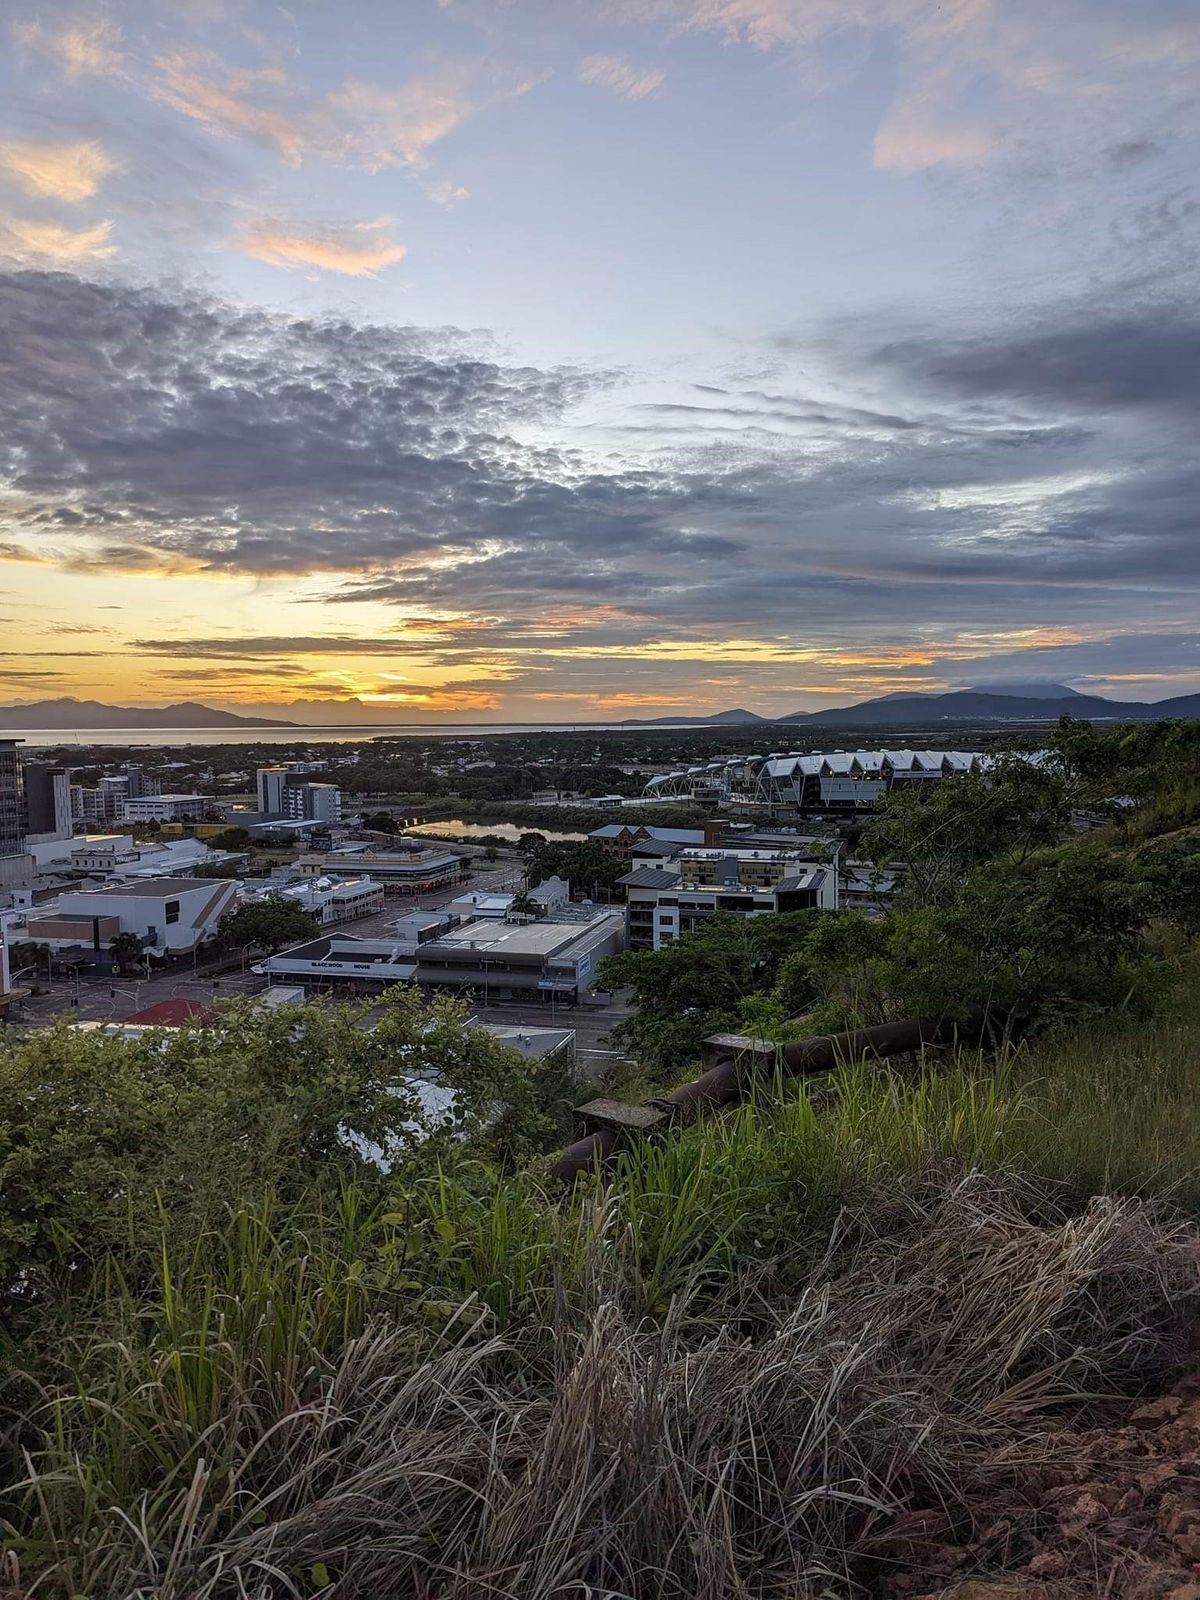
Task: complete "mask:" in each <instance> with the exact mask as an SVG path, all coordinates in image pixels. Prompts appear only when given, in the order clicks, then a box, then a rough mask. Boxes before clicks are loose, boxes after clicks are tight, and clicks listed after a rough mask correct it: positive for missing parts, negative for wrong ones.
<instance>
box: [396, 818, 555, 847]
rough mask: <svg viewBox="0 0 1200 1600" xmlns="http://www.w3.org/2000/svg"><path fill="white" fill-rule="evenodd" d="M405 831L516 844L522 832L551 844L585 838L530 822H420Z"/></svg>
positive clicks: (431, 835)
mask: <svg viewBox="0 0 1200 1600" xmlns="http://www.w3.org/2000/svg"><path fill="white" fill-rule="evenodd" d="M404 831H405V833H411V834H417V835H421V836H428V837H430V838H433V839H483V838H486V837H487V836H488V834H491V835H492V837H493V838H496V839H507V840H508V841H509V843H510V844H516V842H517V840H518V839H519V838H520V837H521V835H522V834H524V833H540V834H541V836H542V838H543V839H549V840H550V842H551V843H552V844H565V843H568V842H570V843H575V842H577V841H578V840H581V839H586V838H587V834H586V833H554V832H552V831H551V829H549V828H539V827H537V826H536V825H535V824H534V823H532V822H522V823H520V824H519V825H518V824H517V823H515V822H458V821H453V820H452V821H450V822H421V823H416V824H413V825H412V826H410V827H407V828H405V830H404Z"/></svg>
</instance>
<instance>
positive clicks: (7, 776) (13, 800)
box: [0, 739, 26, 856]
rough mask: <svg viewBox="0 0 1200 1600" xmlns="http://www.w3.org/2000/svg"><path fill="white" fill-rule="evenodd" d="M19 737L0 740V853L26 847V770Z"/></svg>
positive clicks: (13, 853)
mask: <svg viewBox="0 0 1200 1600" xmlns="http://www.w3.org/2000/svg"><path fill="white" fill-rule="evenodd" d="M20 743H21V741H20V740H19V739H0V856H19V855H20V854H21V853H22V852H23V850H24V848H25V833H26V827H25V773H24V770H23V767H22V762H21V752H20V748H19V747H20Z"/></svg>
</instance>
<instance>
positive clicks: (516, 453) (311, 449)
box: [0, 272, 1200, 670]
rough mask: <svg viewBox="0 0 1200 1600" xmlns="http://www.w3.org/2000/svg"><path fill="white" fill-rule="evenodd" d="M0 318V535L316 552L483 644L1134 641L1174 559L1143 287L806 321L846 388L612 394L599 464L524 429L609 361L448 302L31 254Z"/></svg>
mask: <svg viewBox="0 0 1200 1600" xmlns="http://www.w3.org/2000/svg"><path fill="white" fill-rule="evenodd" d="M0 329H3V337H2V338H0V471H2V472H3V476H4V477H5V479H6V480H7V482H8V484H9V485H10V488H11V489H12V490H13V491H15V494H13V495H12V496H11V497H10V498H9V505H8V523H9V527H8V534H9V535H10V536H13V537H16V538H18V539H20V540H21V541H22V543H23V545H24V547H25V549H26V550H27V551H28V552H30V553H31V554H32V555H34V556H35V557H39V556H40V557H43V558H45V559H55V560H59V559H61V560H64V561H66V562H69V563H71V564H73V565H75V566H76V567H81V566H82V567H87V566H93V567H98V568H103V567H105V566H106V565H111V566H114V567H117V568H139V567H143V568H144V567H148V568H151V569H152V568H153V567H154V566H155V565H158V564H161V565H163V566H164V568H168V569H169V568H171V567H172V566H174V567H176V568H180V567H182V568H185V569H186V568H187V567H190V566H196V565H198V566H200V567H201V568H207V569H210V570H214V571H218V572H230V573H234V572H242V573H247V574H278V573H284V574H287V573H305V572H309V573H324V574H327V575H328V578H327V586H326V591H325V592H329V591H332V592H335V593H336V594H337V595H338V596H339V597H341V598H344V599H356V598H360V599H373V600H382V601H391V602H396V603H397V604H401V605H406V606H412V605H419V604H427V605H430V606H437V607H450V608H453V609H454V611H455V612H456V613H458V612H465V613H468V614H471V613H475V614H480V615H484V616H487V617H493V618H498V619H502V621H501V622H500V623H498V624H497V630H496V638H495V640H494V641H493V642H494V643H495V644H496V645H503V644H505V643H511V644H514V645H519V643H520V641H521V638H522V633H521V628H522V625H523V624H527V623H528V622H529V620H530V619H536V618H537V617H538V616H539V615H541V614H542V613H543V612H545V611H546V610H547V609H552V608H560V609H561V608H562V606H564V605H565V604H576V605H579V606H582V607H586V608H597V607H602V608H603V615H602V616H598V617H597V620H596V621H595V623H594V624H592V625H591V626H590V627H589V626H585V627H584V628H583V630H582V632H581V634H580V635H579V637H580V638H582V639H583V640H586V639H589V638H590V639H592V640H594V641H595V642H597V643H601V642H618V643H623V644H628V645H630V646H631V648H632V647H636V645H637V643H639V642H641V641H645V640H647V639H653V638H659V637H668V638H669V637H677V638H694V637H718V638H719V637H722V636H738V637H750V638H756V637H771V638H778V639H789V640H800V639H807V640H809V641H810V642H811V641H813V640H818V639H819V640H823V641H827V640H829V639H830V638H835V637H838V636H841V637H844V638H846V639H854V638H868V637H876V638H878V637H884V636H887V637H891V636H895V637H901V638H902V637H904V636H905V635H906V634H907V635H909V636H915V635H916V634H917V633H919V631H920V630H921V629H922V628H925V629H934V630H940V631H944V630H945V629H946V628H948V627H953V626H959V627H965V628H978V629H980V630H987V629H993V630H995V629H1003V628H1006V627H1008V628H1018V627H1022V626H1035V625H1050V624H1052V623H1056V622H1065V623H1070V624H1072V625H1075V626H1078V627H1092V628H1095V629H1097V630H1102V629H1103V628H1105V627H1108V626H1119V625H1129V624H1132V623H1135V622H1138V621H1139V619H1140V636H1141V637H1143V638H1145V637H1154V636H1156V633H1157V629H1158V628H1159V625H1160V624H1161V626H1162V633H1161V637H1162V638H1163V639H1164V640H1165V639H1167V638H1168V637H1172V638H1173V637H1175V635H1176V633H1177V630H1178V627H1179V623H1180V619H1181V615H1182V614H1183V611H1182V608H1184V607H1185V606H1186V605H1187V604H1189V603H1191V602H1193V601H1194V598H1195V596H1194V591H1195V589H1196V587H1197V583H1198V580H1200V554H1198V551H1197V528H1196V511H1195V507H1196V505H1197V504H1198V503H1200V464H1198V462H1197V459H1196V437H1195V435H1196V427H1195V424H1196V410H1197V401H1198V400H1200V320H1197V319H1196V318H1195V317H1194V316H1193V315H1191V314H1190V313H1189V312H1188V311H1187V310H1186V309H1184V308H1181V307H1180V306H1178V305H1177V304H1164V303H1162V302H1161V301H1155V302H1151V301H1147V302H1146V303H1145V304H1138V303H1136V302H1134V303H1130V304H1126V305H1124V306H1122V307H1121V308H1120V309H1119V310H1112V311H1107V310H1104V309H1100V310H1097V309H1096V308H1087V307H1084V308H1078V307H1076V308H1067V309H1065V310H1064V312H1063V314H1062V316H1061V317H1059V318H1058V319H1057V320H1056V321H1055V322H1054V323H1053V324H1041V325H1038V326H1034V327H1012V328H1003V327H1002V328H999V329H995V328H993V329H990V330H988V332H987V334H986V336H985V335H984V334H983V333H981V332H979V331H977V330H970V329H968V330H965V331H964V330H962V329H954V330H950V331H947V332H944V333H943V332H940V331H933V330H928V329H926V330H918V331H916V332H913V331H911V330H910V331H906V333H905V335H904V337H902V338H900V337H892V338H888V337H885V336H880V337H876V338H873V339H868V338H865V337H864V335H863V332H862V330H861V328H860V329H859V330H858V331H857V332H856V334H855V336H854V338H853V339H850V338H845V339H842V338H841V336H840V335H839V334H838V333H836V332H834V333H833V334H829V333H828V332H826V336H825V339H824V346H823V347H824V349H825V351H826V353H828V352H830V351H832V358H833V360H834V361H835V362H840V363H841V366H842V370H843V371H844V373H845V374H846V377H847V382H853V383H856V384H857V385H858V386H859V389H860V394H859V397H858V398H859V399H861V401H862V403H861V404H857V403H855V404H846V403H844V401H843V402H842V403H838V404H834V403H832V402H831V401H830V400H829V399H828V397H825V396H822V395H820V394H816V393H813V392H810V391H809V390H808V389H806V388H805V387H804V386H802V385H800V384H797V385H796V386H795V389H794V392H788V393H785V392H775V390H776V389H782V388H784V387H786V385H782V384H775V385H773V387H772V390H771V391H770V392H767V391H765V390H763V389H755V390H745V391H741V390H733V389H725V388H722V387H721V386H719V385H717V384H714V383H706V384H696V385H694V386H692V387H691V388H689V389H687V391H686V392H684V393H681V394H680V396H679V397H678V400H677V401H673V402H670V403H669V404H667V405H666V408H665V410H664V411H661V412H657V413H656V412H655V411H654V410H650V411H646V410H645V409H644V408H639V415H637V416H636V417H635V415H634V408H632V407H630V410H629V418H630V424H631V428H630V436H631V437H632V436H633V435H634V434H642V435H644V434H645V432H646V430H647V429H649V430H651V431H653V430H654V429H655V428H656V427H657V426H659V425H660V423H661V425H662V426H663V428H664V435H663V438H664V441H665V446H664V448H663V449H662V450H660V451H657V452H652V453H649V454H647V453H645V452H642V453H641V454H639V455H637V456H633V455H628V454H627V455H626V456H625V457H624V459H625V460H626V461H628V463H629V464H628V465H627V466H626V467H624V468H622V467H620V466H617V467H614V465H613V462H614V461H618V462H619V461H620V460H621V459H622V453H621V446H620V442H619V432H618V433H614V435H613V439H614V440H615V441H617V442H616V443H615V444H614V446H613V448H609V449H606V450H604V451H599V450H597V451H595V452H589V453H587V454H585V453H584V452H583V451H582V450H581V449H579V448H566V447H560V446H556V445H554V444H548V443H547V442H546V441H548V440H555V439H562V438H567V437H574V438H579V437H583V436H584V435H583V434H582V433H581V432H573V431H572V430H571V429H570V428H568V427H567V426H566V423H567V422H568V421H569V419H570V418H571V415H572V412H573V408H575V407H577V406H578V405H579V404H580V402H582V401H584V400H585V399H586V398H587V397H588V396H589V395H590V394H592V393H594V392H595V390H596V389H597V388H598V387H601V386H608V387H609V388H610V389H612V390H613V391H614V393H616V394H617V395H618V396H619V381H620V380H619V379H617V378H615V377H614V376H613V375H611V374H596V373H588V372H583V371H578V370H573V369H569V368H558V369H552V370H541V369H537V368H533V367H527V366H519V365H514V364H509V363H506V362H504V361H502V360H499V359H496V358H495V357H494V356H493V355H491V354H490V353H489V352H488V351H487V349H486V347H485V345H484V343H483V341H482V340H476V339H473V338H471V337H469V336H467V335H464V334H460V333H457V332H455V331H453V330H422V329H417V328H407V327H396V326H385V327H379V326H360V325H356V324H353V323H350V322H347V321H336V320H328V321H315V320H300V319H295V318H288V317H284V316H279V315H273V314H269V313H266V312H263V311H259V310H247V309H241V308H237V307H234V306H230V305H228V304H224V303H221V302H219V301H216V300H212V299H206V298H204V297H202V296H200V295H197V294H195V293H191V292H188V291H183V290H173V291H170V292H168V291H165V290H152V289H145V288H136V287H129V286H123V285H121V284H119V283H115V282H106V283H96V282H86V281H82V280H80V279H78V278H75V277H73V276H70V275H66V274H58V273H39V272H18V273H11V274H7V275H4V276H0ZM839 341H840V342H839ZM794 342H795V341H794V340H793V343H794ZM647 462H649V463H651V464H650V465H647V464H646V463H647ZM433 557H436V558H438V560H437V562H435V563H434V564H432V565H431V564H430V558H433ZM1189 592H1190V593H1189ZM1139 597H1140V598H1139ZM506 630H507V631H506ZM316 631H319V630H316ZM478 647H479V638H478V636H475V637H473V638H470V639H467V640H465V641H464V642H463V644H462V646H461V647H460V646H458V645H456V644H453V643H450V644H448V645H445V646H444V647H443V648H444V653H445V654H446V657H447V659H448V660H451V659H453V658H454V656H455V654H456V653H463V654H465V653H468V652H469V651H477V650H478ZM1086 667H1087V663H1081V670H1086Z"/></svg>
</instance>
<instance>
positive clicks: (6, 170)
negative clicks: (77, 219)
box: [0, 139, 116, 203]
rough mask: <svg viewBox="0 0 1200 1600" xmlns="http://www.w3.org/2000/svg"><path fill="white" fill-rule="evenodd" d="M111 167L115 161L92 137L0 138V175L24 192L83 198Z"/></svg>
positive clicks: (69, 199) (88, 194) (70, 199)
mask: <svg viewBox="0 0 1200 1600" xmlns="http://www.w3.org/2000/svg"><path fill="white" fill-rule="evenodd" d="M115 171H116V163H115V162H114V161H113V160H112V159H111V157H110V156H108V155H107V154H106V152H105V150H104V148H103V147H102V146H101V145H99V144H97V143H96V142H95V140H91V139H82V140H75V141H73V142H68V143H56V142H54V141H52V140H45V139H6V140H3V141H0V177H3V176H7V177H8V178H9V179H11V181H12V182H14V183H16V184H17V185H19V187H20V188H22V189H24V191H25V192H26V194H32V195H39V196H43V195H44V196H48V197H49V198H51V199H54V200H66V201H69V202H72V203H74V202H76V201H80V200H87V199H88V198H89V197H90V196H91V195H94V194H95V193H96V191H97V190H98V189H99V187H100V185H101V184H102V183H103V182H104V180H105V178H107V177H109V176H110V175H111V174H112V173H113V172H115Z"/></svg>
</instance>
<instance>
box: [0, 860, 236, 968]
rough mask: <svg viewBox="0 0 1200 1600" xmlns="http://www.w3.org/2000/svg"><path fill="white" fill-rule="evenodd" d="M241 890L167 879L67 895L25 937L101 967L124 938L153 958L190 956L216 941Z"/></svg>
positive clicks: (37, 916) (29, 921)
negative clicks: (135, 939)
mask: <svg viewBox="0 0 1200 1600" xmlns="http://www.w3.org/2000/svg"><path fill="white" fill-rule="evenodd" d="M237 887H238V886H237V884H236V882H230V881H227V880H224V879H200V878H164V879H160V880H159V881H157V882H150V883H113V884H108V885H106V886H105V887H104V888H102V889H73V890H68V891H66V892H65V893H63V894H62V895H60V896H59V898H58V901H57V903H56V904H55V905H54V906H47V907H45V908H43V909H40V910H37V911H30V912H29V913H27V915H26V918H25V926H26V932H25V935H24V937H25V938H28V939H33V940H36V941H38V942H39V943H44V944H48V945H49V946H50V948H51V949H52V950H53V951H54V953H55V954H56V955H58V956H77V957H79V958H80V959H81V960H84V961H88V962H91V963H93V964H96V965H101V966H107V965H109V964H110V963H111V953H110V947H111V944H112V941H113V939H114V938H115V937H116V936H117V934H120V933H132V934H136V935H138V937H139V938H141V939H142V940H143V941H144V947H145V952H146V954H147V955H148V956H154V957H157V958H162V957H165V956H179V955H190V954H191V952H192V951H193V950H195V949H197V948H198V947H199V946H200V945H202V944H204V943H206V942H207V941H208V940H210V939H212V938H213V937H215V935H216V932H217V928H218V926H219V924H220V921H221V918H222V917H223V916H224V915H225V914H226V912H227V911H231V910H232V909H233V906H234V902H235V900H236V897H237Z"/></svg>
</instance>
